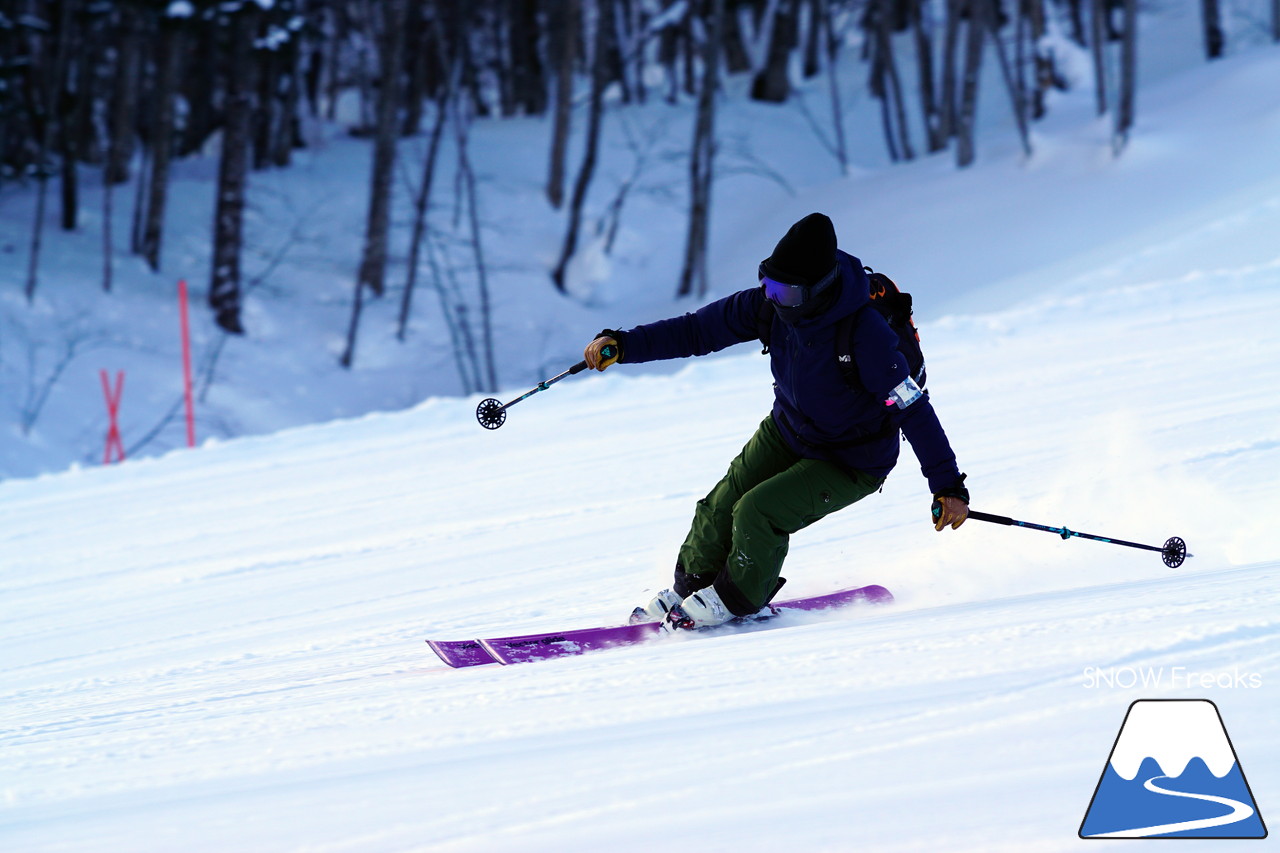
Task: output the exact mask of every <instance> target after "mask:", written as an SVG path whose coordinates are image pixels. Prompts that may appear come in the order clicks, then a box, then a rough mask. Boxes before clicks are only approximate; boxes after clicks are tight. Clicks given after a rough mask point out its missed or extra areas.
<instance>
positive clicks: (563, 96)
mask: <svg viewBox="0 0 1280 853" xmlns="http://www.w3.org/2000/svg"><path fill="white" fill-rule="evenodd" d="M580 6H581V4H580V0H562V2H559V3H557V4H555V8H556V9H557V10H558V11H559V20H557V21H554V22H553V23H552V29H551V33H552V45H553V46H554V50H555V51H556V57H555V59H556V111H555V119H554V121H553V123H552V125H551V128H552V129H551V164H550V168H549V170H548V172H547V200H548V201H550V202H551V206H552V207H554V208H555V209H557V210H559V209H560V206H561V205H562V204H564V176H565V158H566V157H567V156H568V151H569V125H570V122H571V120H572V118H573V59H574V56H575V55H576V54H577V52H578V18H579V15H580V14H581V11H580Z"/></svg>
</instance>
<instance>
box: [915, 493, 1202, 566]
mask: <svg viewBox="0 0 1280 853" xmlns="http://www.w3.org/2000/svg"><path fill="white" fill-rule="evenodd" d="M941 511H942V510H941V508H940V507H937V508H935V509H934V513H935V517H936V514H937V513H940V512H941ZM969 518H972V519H976V520H977V521H988V522H990V523H992V524H1005V525H1012V526H1014V527H1026V528H1028V529H1030V530H1043V531H1045V532H1046V533H1056V534H1058V535H1059V536H1061V537H1062V538H1063V539H1070V538H1071V537H1072V536H1078V537H1079V538H1081V539H1092V540H1093V541H1094V542H1110V543H1111V544H1112V545H1124V546H1125V547H1126V548H1141V549H1142V550H1144V551H1157V552H1159V554H1160V557H1161V559H1163V560H1164V564H1165V565H1166V566H1168V567H1169V568H1171V569H1176V568H1178V566H1181V565H1182V561H1183V560H1185V559H1186V558H1187V557H1193V556H1195V555H1194V554H1188V553H1187V543H1186V542H1183V541H1182V539H1181V538H1179V537H1177V536H1171V537H1169V539H1167V540H1166V541H1165V543H1164V546H1163V547H1157V546H1155V545H1143V544H1141V543H1139V542H1126V541H1125V540H1123V539H1112V538H1111V537H1109V536H1095V535H1093V534H1092V533H1080V532H1079V531H1076V530H1068V529H1067V528H1065V527H1049V526H1047V525H1044V524H1033V523H1031V522H1030V521H1018V520H1017V519H1016V518H1009V517H1008V516H1005V515H992V514H991V513H989V512H979V511H978V510H975V509H971V510H969Z"/></svg>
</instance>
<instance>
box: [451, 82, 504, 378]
mask: <svg viewBox="0 0 1280 853" xmlns="http://www.w3.org/2000/svg"><path fill="white" fill-rule="evenodd" d="M464 103H465V102H464V101H463V100H462V99H460V98H455V99H454V106H455V108H456V109H457V110H458V112H457V113H456V114H455V117H454V122H453V124H454V130H455V131H456V137H457V146H458V172H459V174H460V176H461V178H462V186H463V190H464V191H465V194H466V200H467V213H468V222H469V224H470V226H471V251H472V253H473V254H474V256H475V262H476V285H477V287H478V288H479V290H480V333H481V340H482V341H483V343H484V370H485V378H486V384H485V387H484V388H482V389H480V390H482V391H485V392H487V393H490V394H495V393H497V391H498V368H497V362H496V360H495V353H494V350H493V306H492V304H491V302H490V299H489V273H488V265H487V263H486V261H485V255H484V243H483V241H482V240H481V233H480V209H479V204H478V199H477V195H478V194H477V193H476V174H475V170H473V169H472V168H471V160H470V157H469V155H468V153H467V146H468V131H469V130H470V127H471V117H470V116H469V115H468V114H467V112H468V110H467V107H466V106H464Z"/></svg>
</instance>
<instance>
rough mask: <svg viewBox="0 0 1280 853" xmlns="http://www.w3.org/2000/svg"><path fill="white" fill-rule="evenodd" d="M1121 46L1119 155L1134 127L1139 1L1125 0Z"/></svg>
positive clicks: (1116, 139) (1115, 144)
mask: <svg viewBox="0 0 1280 853" xmlns="http://www.w3.org/2000/svg"><path fill="white" fill-rule="evenodd" d="M1123 39H1124V40H1123V41H1122V42H1121V45H1120V104H1119V106H1118V107H1117V108H1116V131H1115V137H1114V139H1113V141H1112V148H1113V149H1114V150H1115V153H1116V154H1119V153H1120V152H1121V151H1122V150H1123V149H1124V146H1125V144H1126V143H1127V142H1128V141H1129V130H1130V129H1131V128H1132V127H1133V115H1134V100H1135V98H1136V95H1137V88H1138V0H1124V35H1123Z"/></svg>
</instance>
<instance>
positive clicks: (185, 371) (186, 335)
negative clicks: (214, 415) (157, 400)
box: [178, 278, 196, 447]
mask: <svg viewBox="0 0 1280 853" xmlns="http://www.w3.org/2000/svg"><path fill="white" fill-rule="evenodd" d="M178 318H179V321H180V322H181V324H182V395H183V399H184V400H186V405H187V447H195V446H196V406H195V400H194V399H193V397H192V395H191V323H190V321H189V320H188V319H187V280H186V279H185V278H184V279H181V280H180V281H179V282H178Z"/></svg>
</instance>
